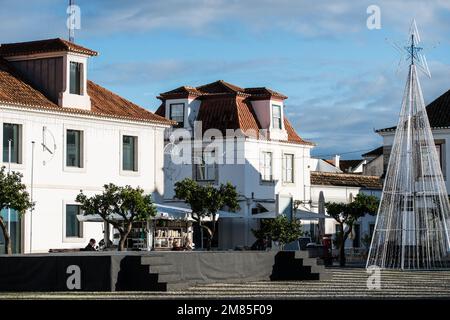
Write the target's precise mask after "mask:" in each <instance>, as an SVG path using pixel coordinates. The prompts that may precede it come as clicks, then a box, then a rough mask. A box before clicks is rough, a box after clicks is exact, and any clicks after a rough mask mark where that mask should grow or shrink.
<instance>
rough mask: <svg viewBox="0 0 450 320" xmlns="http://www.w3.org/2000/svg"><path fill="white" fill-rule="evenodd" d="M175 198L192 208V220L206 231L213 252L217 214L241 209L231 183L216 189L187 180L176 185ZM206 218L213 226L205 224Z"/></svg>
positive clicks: (209, 248) (208, 244)
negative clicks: (225, 209)
mask: <svg viewBox="0 0 450 320" xmlns="http://www.w3.org/2000/svg"><path fill="white" fill-rule="evenodd" d="M175 197H176V198H177V199H180V200H183V201H184V202H185V203H186V204H188V205H189V206H190V207H191V210H192V213H191V215H192V219H194V220H195V222H196V223H197V224H198V226H199V227H200V228H202V229H203V230H205V231H206V234H207V238H208V242H207V245H206V248H207V249H208V250H211V244H212V239H213V237H214V235H215V233H216V225H217V212H218V211H219V210H221V209H223V208H227V209H228V210H230V211H233V212H236V211H237V210H239V209H240V208H239V203H238V193H237V191H236V187H235V186H233V185H232V184H231V183H226V184H220V186H219V187H214V186H213V185H211V184H206V185H200V184H199V183H197V182H196V181H194V180H192V179H189V178H186V179H184V180H182V181H178V182H177V183H175ZM205 218H210V220H211V226H208V225H206V224H205V223H204V219H205Z"/></svg>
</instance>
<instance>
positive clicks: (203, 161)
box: [195, 150, 216, 181]
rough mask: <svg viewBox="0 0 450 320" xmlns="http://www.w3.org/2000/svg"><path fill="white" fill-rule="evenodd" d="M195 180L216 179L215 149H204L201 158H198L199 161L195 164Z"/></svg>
mask: <svg viewBox="0 0 450 320" xmlns="http://www.w3.org/2000/svg"><path fill="white" fill-rule="evenodd" d="M195 180H197V181H215V180H216V157H215V152H214V150H211V151H204V152H203V153H202V155H201V158H200V159H198V163H197V164H196V165H195Z"/></svg>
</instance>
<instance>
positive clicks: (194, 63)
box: [0, 0, 450, 159]
mask: <svg viewBox="0 0 450 320" xmlns="http://www.w3.org/2000/svg"><path fill="white" fill-rule="evenodd" d="M75 2H76V4H77V5H79V6H80V8H81V29H80V30H77V32H76V42H77V43H79V44H81V45H83V46H87V47H89V48H91V49H94V50H97V51H99V52H100V56H99V57H96V58H93V59H91V62H90V66H89V77H90V78H91V79H92V80H94V81H96V82H98V83H100V84H101V85H103V86H105V87H107V88H109V89H111V90H113V91H115V92H117V93H119V94H121V95H123V96H124V97H126V98H128V99H130V100H132V101H134V102H136V103H138V104H140V105H142V106H144V107H146V108H148V109H150V110H152V111H154V110H155V109H156V108H157V107H158V105H159V103H158V100H157V99H156V96H157V95H158V94H159V93H161V92H165V91H168V90H170V89H173V88H175V87H178V86H181V85H191V86H196V85H201V84H205V83H208V82H212V81H215V80H219V79H223V80H225V81H228V82H231V83H234V84H236V85H239V86H241V87H250V86H266V87H270V88H272V89H274V90H277V91H280V92H282V93H284V94H285V95H287V96H288V97H289V99H288V100H286V102H285V103H286V108H287V109H286V112H287V114H288V116H289V118H290V120H291V122H292V123H293V124H294V126H295V128H296V129H297V131H298V132H299V134H300V135H301V136H302V137H303V138H304V139H307V140H310V141H313V142H315V143H317V147H316V148H315V149H314V152H313V154H314V155H316V156H322V157H330V156H331V155H332V154H335V153H338V154H342V156H343V157H344V158H347V159H350V158H358V157H359V156H360V155H361V153H364V151H366V150H369V149H371V148H374V147H377V146H378V145H379V144H380V143H381V139H380V137H379V136H378V135H377V134H375V133H374V129H376V128H382V127H386V126H391V125H394V124H395V122H396V119H397V116H398V112H399V108H400V102H401V98H402V91H403V87H404V83H405V79H406V72H407V66H406V65H404V64H403V65H400V67H399V61H400V58H401V56H400V55H399V53H398V52H397V51H395V50H394V49H393V47H392V45H391V43H400V44H401V43H404V42H405V41H406V38H407V32H408V29H409V25H410V23H411V20H412V18H415V19H416V20H417V24H418V26H419V29H420V31H421V36H422V40H423V46H424V48H425V50H426V55H427V58H428V62H429V65H430V69H431V72H432V75H433V77H432V78H431V79H429V78H426V77H425V76H422V78H421V80H422V87H423V89H424V95H425V99H426V101H427V102H431V101H432V100H434V99H435V98H436V97H438V96H439V95H441V94H442V93H444V92H445V91H447V90H448V89H450V55H449V53H450V37H449V36H448V32H449V30H450V1H448V0H435V1H419V0H404V1H399V0H389V1H376V0H371V1H365V0H359V1H354V0H343V1H332V0H328V1H321V0H316V1H309V0H277V1H275V0H132V1H123V0H108V1H103V0H97V1H93V0H76V1H75ZM67 3H68V0H14V1H10V0H0V4H1V8H2V10H1V11H0V31H1V33H0V34H1V36H0V42H2V43H8V42H18V41H27V40H36V39H42V38H53V37H65V38H67V35H68V31H67V29H66V19H67V13H66V9H67ZM369 5H377V6H379V8H380V9H381V29H380V30H369V29H368V28H367V26H366V20H367V18H368V17H369V14H367V8H368V6H369Z"/></svg>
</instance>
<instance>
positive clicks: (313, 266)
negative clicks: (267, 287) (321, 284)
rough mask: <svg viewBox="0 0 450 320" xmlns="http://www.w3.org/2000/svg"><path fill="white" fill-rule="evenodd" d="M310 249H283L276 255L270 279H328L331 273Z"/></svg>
mask: <svg viewBox="0 0 450 320" xmlns="http://www.w3.org/2000/svg"><path fill="white" fill-rule="evenodd" d="M318 261H319V260H318V259H317V258H310V257H309V253H308V251H282V252H279V253H278V254H277V255H276V256H275V264H274V266H273V270H272V274H271V276H270V280H272V281H287V280H327V279H331V274H330V273H329V272H327V271H326V269H325V267H324V266H323V265H319V264H318Z"/></svg>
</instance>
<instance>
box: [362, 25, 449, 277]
mask: <svg viewBox="0 0 450 320" xmlns="http://www.w3.org/2000/svg"><path fill="white" fill-rule="evenodd" d="M415 30H417V28H415ZM410 36H411V44H410V46H409V47H406V48H405V49H406V50H407V52H408V57H409V61H410V66H409V73H408V80H407V83H406V88H405V92H404V96H403V101H402V107H401V112H400V118H399V120H398V124H397V127H396V131H395V138H394V142H393V145H392V149H391V154H390V159H389V164H388V168H387V171H386V178H385V183H384V188H383V194H382V197H381V201H380V206H379V209H378V214H377V221H376V225H375V230H374V234H373V237H372V243H371V248H370V252H369V256H368V260H367V267H369V266H372V265H376V266H378V267H381V268H386V269H438V268H443V267H445V264H446V261H447V259H448V257H449V254H450V239H449V229H450V218H449V214H450V205H449V200H448V195H447V190H446V187H445V183H444V179H443V175H442V171H441V166H440V162H439V158H438V154H437V150H436V146H435V142H434V139H433V135H432V132H431V128H430V124H429V121H428V116H427V112H426V109H425V103H424V99H423V95H422V89H421V87H420V82H419V78H418V72H417V70H418V69H423V67H424V65H423V62H424V61H425V60H424V59H423V57H422V56H421V55H420V53H419V52H420V49H421V48H419V47H417V43H418V34H417V33H416V32H414V31H412V32H411V35H410ZM425 68H426V65H425Z"/></svg>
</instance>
